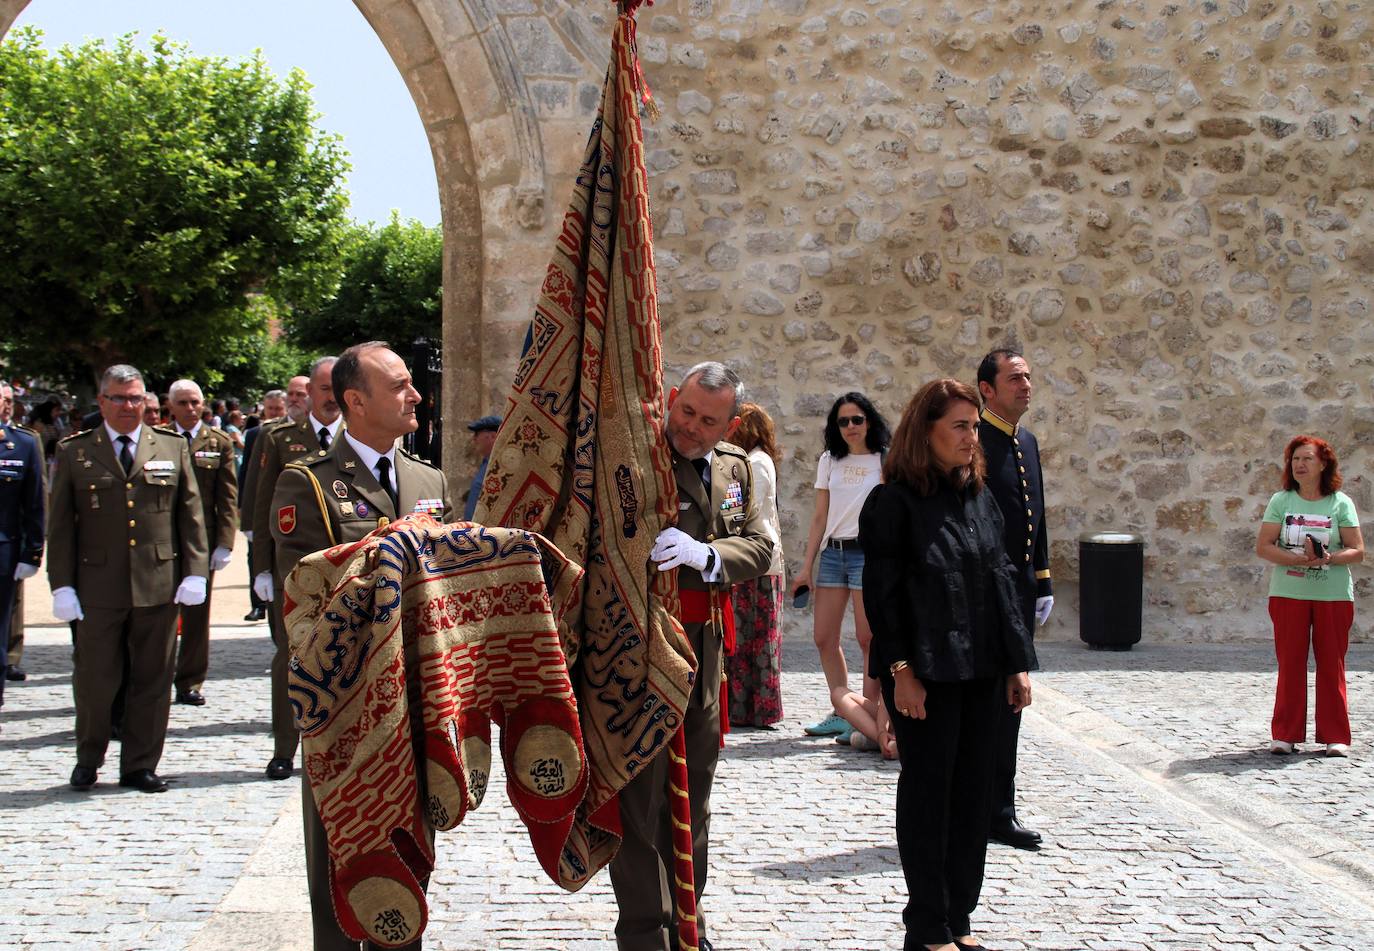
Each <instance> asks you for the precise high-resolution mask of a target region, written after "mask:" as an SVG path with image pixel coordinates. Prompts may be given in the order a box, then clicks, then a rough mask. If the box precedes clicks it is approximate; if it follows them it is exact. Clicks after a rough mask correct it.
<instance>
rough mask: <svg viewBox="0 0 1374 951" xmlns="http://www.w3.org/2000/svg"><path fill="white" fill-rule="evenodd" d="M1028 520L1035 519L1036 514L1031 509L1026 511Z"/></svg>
mask: <svg viewBox="0 0 1374 951" xmlns="http://www.w3.org/2000/svg"><path fill="white" fill-rule="evenodd" d="M1026 518H1035V513H1034V512H1032V511H1031V510H1030V509H1026Z"/></svg>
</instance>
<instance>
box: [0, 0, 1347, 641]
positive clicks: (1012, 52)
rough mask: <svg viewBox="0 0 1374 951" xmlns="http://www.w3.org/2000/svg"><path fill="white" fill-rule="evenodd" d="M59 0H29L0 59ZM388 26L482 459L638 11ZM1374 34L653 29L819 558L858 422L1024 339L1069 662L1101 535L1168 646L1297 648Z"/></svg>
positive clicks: (830, 14)
mask: <svg viewBox="0 0 1374 951" xmlns="http://www.w3.org/2000/svg"><path fill="white" fill-rule="evenodd" d="M27 2H28V0H0V32H3V30H4V29H5V28H7V27H8V25H9V23H10V21H11V20H12V19H13V17H14V16H15V14H17V12H18V11H19V10H21V9H23V7H24V6H25V5H26V4H27ZM356 2H357V4H358V6H359V8H360V9H362V10H363V12H364V14H365V15H366V16H367V17H368V20H369V22H371V23H372V24H373V26H374V28H375V29H376V30H377V32H378V36H379V38H380V39H381V41H382V42H383V43H384V44H386V46H387V48H388V50H389V51H390V52H391V54H392V57H393V59H394V60H395V61H396V63H397V68H398V69H399V70H400V71H401V73H402V75H403V76H404V77H405V79H406V82H407V84H408V86H409V87H410V89H411V91H412V93H413V95H414V97H415V101H416V105H417V108H418V109H419V111H420V114H421V117H422V119H423V120H424V122H425V127H426V129H427V131H428V133H429V136H430V142H431V146H432V147H433V149H434V152H435V157H436V174H437V175H438V177H439V182H440V194H441V196H442V199H443V201H444V232H445V239H446V256H447V258H448V262H447V267H446V291H445V310H444V333H445V359H446V366H447V369H448V372H447V373H446V375H445V384H446V390H445V400H446V403H445V405H446V409H447V415H448V416H449V419H450V420H451V421H452V422H451V423H450V431H451V433H452V435H451V436H450V441H449V444H450V445H451V446H452V445H455V444H456V443H458V442H459V441H460V438H461V436H462V435H464V433H463V430H462V429H461V426H460V422H461V420H462V419H464V418H468V417H470V416H472V415H476V414H478V413H479V412H483V411H486V410H487V408H488V407H491V406H496V405H499V400H500V398H501V395H502V393H503V392H504V388H505V385H506V383H507V381H508V380H509V378H510V372H511V369H512V367H513V365H514V362H515V358H516V355H517V354H516V351H517V348H518V346H519V343H520V340H521V337H522V335H523V331H524V326H525V322H526V321H527V320H528V318H529V314H530V310H531V307H532V306H533V302H534V299H535V296H536V295H537V292H538V285H539V282H540V280H541V278H542V276H543V272H544V266H545V263H546V262H547V260H548V255H549V249H550V248H551V246H552V241H553V237H554V234H555V231H556V229H557V226H558V223H559V220H560V218H561V215H562V210H563V205H564V203H565V201H566V200H567V196H568V194H569V192H570V189H571V177H572V174H573V172H574V170H575V169H576V167H577V164H578V162H579V161H580V158H581V153H582V145H583V142H584V141H585V137H586V134H587V130H588V127H589V122H590V117H591V115H592V113H593V112H594V111H595V107H596V96H597V92H598V89H599V85H600V81H601V73H602V70H603V69H604V64H605V61H606V56H607V52H608V46H609V32H610V30H609V26H610V17H611V16H612V8H611V7H610V6H609V5H608V4H604V3H600V2H585V3H577V4H573V3H570V2H568V0H541V2H538V3H536V2H535V0H356ZM1372 17H1374V11H1371V4H1370V3H1368V2H1364V0H1360V2H1346V3H1337V2H1332V0H1320V2H1312V0H1308V2H1300V3H1277V2H1271V0H1178V2H1173V3H1165V2H1158V0H1148V2H1147V0H1097V2H1092V3H1089V2H1082V0H1062V2H1014V0H1013V2H998V3H979V2H965V3H945V4H937V3H928V2H915V0H906V2H903V0H872V2H867V0H847V2H836V3H828V2H824V0H658V2H657V3H656V5H655V6H653V7H651V8H645V9H644V10H642V11H641V14H640V17H639V19H640V32H639V37H640V42H639V47H640V53H641V56H642V59H643V63H644V70H645V74H646V77H647V79H648V81H649V84H650V86H651V87H652V89H653V92H654V95H655V97H656V99H657V101H658V102H659V104H660V105H661V106H662V107H663V113H664V114H663V116H662V118H661V119H659V120H658V121H656V122H651V123H646V139H647V143H646V144H647V149H648V160H649V164H650V173H651V179H652V182H653V188H654V193H653V198H654V206H653V213H654V224H655V234H656V241H657V255H658V257H657V260H658V267H659V272H658V273H659V281H660V291H661V304H662V314H663V321H664V328H665V337H666V350H667V356H668V360H669V361H670V363H671V366H672V368H673V371H674V372H675V373H676V372H679V371H680V370H681V369H683V368H684V367H686V366H688V365H690V364H691V363H693V362H695V361H696V360H698V359H703V358H707V357H716V358H721V359H724V360H726V361H727V362H730V363H732V364H733V365H735V366H736V367H737V368H739V370H740V371H741V372H742V374H743V375H744V376H745V378H746V380H747V382H748V383H749V385H750V388H751V391H752V393H753V395H754V396H755V397H756V398H758V399H759V400H760V402H762V403H764V404H765V405H766V406H767V407H768V408H769V410H770V411H771V412H772V413H773V414H774V416H775V417H776V419H777V420H778V422H779V425H780V427H781V429H782V431H783V433H784V438H785V441H786V452H787V459H786V461H785V462H784V464H783V466H782V467H781V478H782V487H781V494H782V497H781V502H782V509H783V517H784V520H785V523H786V526H785V527H786V539H785V543H786V547H787V551H788V553H789V555H791V556H792V558H791V559H790V560H791V561H792V562H793V564H794V566H795V559H796V556H798V555H799V554H800V552H801V550H802V547H803V543H804V538H803V535H804V533H805V529H806V523H807V520H808V518H809V515H810V510H811V499H812V489H811V488H810V486H811V480H812V476H813V474H814V465H815V458H816V456H817V454H818V453H819V451H820V436H819V431H820V426H821V422H822V419H823V416H824V413H825V412H826V410H827V409H828V407H829V405H830V402H831V400H832V399H833V397H834V395H835V394H836V393H838V392H840V391H843V390H846V389H851V388H856V389H861V390H864V391H866V392H868V393H869V394H870V395H872V396H873V397H874V398H875V400H876V401H877V402H878V403H879V405H880V406H881V407H882V408H883V409H884V410H885V411H886V412H887V413H889V414H890V416H891V417H892V418H893V419H895V417H896V416H897V414H898V412H899V410H900V408H901V406H902V405H903V404H904V403H905V401H906V400H907V399H908V398H909V396H910V395H911V394H912V393H913V392H914V391H915V389H916V388H917V387H918V386H919V385H920V384H921V383H922V382H924V381H926V380H928V379H931V378H933V377H936V376H941V375H954V376H959V377H961V378H964V379H971V378H972V376H973V372H974V368H975V366H976V364H977V361H978V359H979V357H980V356H981V355H982V353H983V352H984V351H986V350H987V349H989V348H990V347H992V346H997V345H1003V344H1013V345H1016V346H1019V347H1021V348H1022V349H1023V350H1024V351H1025V353H1026V355H1027V357H1028V359H1029V360H1030V363H1031V365H1032V369H1033V371H1034V372H1035V376H1036V382H1037V385H1038V390H1037V393H1036V396H1035V399H1034V403H1033V408H1032V412H1031V414H1030V416H1029V418H1028V419H1027V421H1026V422H1027V423H1028V425H1030V426H1031V428H1033V429H1034V430H1035V431H1036V432H1037V434H1038V435H1039V437H1040V441H1041V444H1042V446H1043V448H1044V450H1045V464H1046V482H1047V485H1048V491H1049V500H1050V510H1049V527H1050V532H1051V537H1052V539H1054V542H1053V559H1054V560H1053V568H1054V574H1055V577H1056V579H1057V593H1058V595H1059V605H1060V606H1059V607H1058V608H1057V609H1056V614H1055V617H1054V618H1053V619H1052V621H1051V624H1050V628H1049V630H1048V631H1046V632H1045V636H1048V637H1074V636H1075V635H1076V630H1077V626H1076V623H1077V622H1076V601H1077V599H1076V595H1077V592H1076V590H1075V580H1076V577H1077V556H1076V544H1075V538H1076V536H1077V534H1078V533H1079V532H1081V531H1084V530H1087V529H1096V528H1107V527H1110V528H1120V529H1132V530H1137V531H1141V532H1143V533H1144V534H1145V536H1146V538H1147V540H1148V549H1147V554H1148V557H1147V564H1146V598H1147V605H1146V617H1145V628H1146V638H1147V639H1150V640H1166V639H1167V640H1172V639H1185V638H1186V639H1195V640H1213V639H1216V640H1220V639H1235V638H1245V637H1265V636H1267V632H1268V621H1267V618H1266V616H1265V613H1264V593H1265V587H1264V577H1265V569H1264V566H1263V565H1262V563H1261V562H1259V560H1258V559H1257V558H1256V557H1255V556H1254V554H1253V542H1254V535H1255V531H1256V528H1257V523H1258V519H1259V516H1260V513H1261V511H1262V509H1263V504H1264V502H1265V500H1266V499H1267V498H1268V495H1269V493H1270V492H1271V491H1272V489H1273V488H1274V487H1275V482H1276V479H1277V474H1278V460H1279V459H1280V453H1281V451H1282V448H1283V445H1284V443H1285V442H1286V440H1287V439H1288V437H1289V436H1291V435H1292V434H1294V433H1296V432H1299V431H1310V432H1315V433H1317V434H1319V435H1322V436H1324V437H1326V438H1327V439H1329V440H1331V441H1332V442H1333V443H1334V444H1335V446H1336V447H1337V449H1338V451H1339V452H1340V453H1341V455H1342V459H1343V463H1344V466H1343V468H1344V470H1345V473H1346V479H1347V482H1346V490H1347V491H1348V492H1349V493H1350V494H1351V495H1352V496H1353V498H1354V500H1355V503H1356V505H1357V507H1358V508H1359V510H1360V512H1361V514H1362V516H1363V517H1364V518H1366V519H1370V517H1371V513H1372V512H1374V487H1372V486H1371V476H1370V474H1369V472H1368V470H1369V467H1370V463H1371V461H1372V459H1374V453H1371V447H1372V446H1374V369H1372V368H1374V324H1372V323H1371V315H1370V301H1371V293H1372V291H1374V209H1371V208H1370V207H1369V201H1370V198H1371V194H1374V192H1371V186H1372V185H1374V135H1372V134H1371V132H1370V124H1371V122H1374V110H1372V109H1371V93H1374V70H1372V69H1371V66H1370V63H1371V52H1374V51H1372V50H1371V42H1372V41H1374V33H1371V18H1372ZM448 468H449V474H450V478H451V479H454V480H455V484H460V485H461V484H465V483H466V474H465V472H464V469H466V465H465V464H464V462H463V460H461V459H457V460H454V459H450V460H448ZM1371 524H1374V523H1371V522H1370V521H1366V523H1365V526H1366V531H1365V534H1366V535H1367V536H1368V535H1371V534H1374V533H1371V532H1370V531H1369V528H1370V526H1371ZM1369 577H1371V571H1370V569H1369V568H1362V569H1357V578H1359V579H1360V580H1359V584H1358V588H1357V597H1359V598H1361V599H1362V600H1367V596H1368V594H1369V593H1370V590H1371V583H1370V581H1369V580H1368V578H1369ZM1356 625H1357V632H1356V636H1357V637H1359V636H1362V635H1361V632H1365V631H1368V630H1369V624H1368V622H1367V621H1366V620H1365V619H1364V618H1363V616H1362V615H1361V614H1360V613H1359V612H1358V611H1357V616H1356Z"/></svg>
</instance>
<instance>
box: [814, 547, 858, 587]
mask: <svg viewBox="0 0 1374 951" xmlns="http://www.w3.org/2000/svg"><path fill="white" fill-rule="evenodd" d="M816 587H818V588H848V589H850V590H851V591H862V590H863V587H864V553H863V550H862V549H859V548H853V549H848V550H845V551H841V550H840V549H838V548H831V547H830V546H829V545H826V546H825V547H824V548H822V549H821V565H820V568H819V569H818V570H817V572H816Z"/></svg>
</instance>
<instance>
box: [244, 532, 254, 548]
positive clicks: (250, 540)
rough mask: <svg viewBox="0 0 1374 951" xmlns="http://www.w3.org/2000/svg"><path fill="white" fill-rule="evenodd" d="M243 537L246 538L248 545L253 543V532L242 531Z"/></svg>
mask: <svg viewBox="0 0 1374 951" xmlns="http://www.w3.org/2000/svg"><path fill="white" fill-rule="evenodd" d="M243 537H244V538H246V539H248V544H250V545H251V544H253V533H252V532H244V533H243Z"/></svg>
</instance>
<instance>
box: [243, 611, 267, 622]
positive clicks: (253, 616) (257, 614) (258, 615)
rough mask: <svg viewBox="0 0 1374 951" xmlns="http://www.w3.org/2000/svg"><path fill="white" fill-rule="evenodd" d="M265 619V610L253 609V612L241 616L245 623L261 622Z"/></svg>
mask: <svg viewBox="0 0 1374 951" xmlns="http://www.w3.org/2000/svg"><path fill="white" fill-rule="evenodd" d="M265 617H267V609H266V608H253V610H251V611H249V612H248V613H247V614H245V615H244V616H243V619H244V620H245V621H261V620H262V619H263V618H265Z"/></svg>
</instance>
